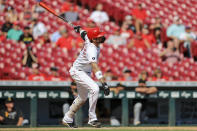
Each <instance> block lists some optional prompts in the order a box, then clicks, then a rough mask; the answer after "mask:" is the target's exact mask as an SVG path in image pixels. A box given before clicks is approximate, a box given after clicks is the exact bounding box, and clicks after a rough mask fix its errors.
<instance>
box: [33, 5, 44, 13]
mask: <svg viewBox="0 0 197 131" xmlns="http://www.w3.org/2000/svg"><path fill="white" fill-rule="evenodd" d="M44 11H45V9H44V8H42V7H41V6H39V4H37V5H34V6H33V7H32V12H33V13H36V14H41V13H44Z"/></svg>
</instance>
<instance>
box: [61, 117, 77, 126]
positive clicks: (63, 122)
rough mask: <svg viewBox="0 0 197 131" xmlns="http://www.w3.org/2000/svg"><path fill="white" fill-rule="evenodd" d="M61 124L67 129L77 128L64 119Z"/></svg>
mask: <svg viewBox="0 0 197 131" xmlns="http://www.w3.org/2000/svg"><path fill="white" fill-rule="evenodd" d="M62 124H63V125H65V126H67V127H69V128H78V127H77V126H76V125H75V124H74V123H68V122H66V121H65V120H64V119H63V120H62Z"/></svg>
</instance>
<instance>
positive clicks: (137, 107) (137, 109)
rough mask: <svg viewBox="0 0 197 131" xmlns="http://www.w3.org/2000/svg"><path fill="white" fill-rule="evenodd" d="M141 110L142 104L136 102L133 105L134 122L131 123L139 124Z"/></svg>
mask: <svg viewBox="0 0 197 131" xmlns="http://www.w3.org/2000/svg"><path fill="white" fill-rule="evenodd" d="M141 109H142V103H140V102H137V103H136V104H135V105H134V121H133V123H134V124H135V123H136V122H139V121H140V113H141Z"/></svg>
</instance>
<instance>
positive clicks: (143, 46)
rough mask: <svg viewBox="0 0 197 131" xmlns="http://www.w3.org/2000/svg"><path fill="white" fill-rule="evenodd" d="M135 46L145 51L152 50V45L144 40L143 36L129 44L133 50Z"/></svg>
mask: <svg viewBox="0 0 197 131" xmlns="http://www.w3.org/2000/svg"><path fill="white" fill-rule="evenodd" d="M133 46H134V47H136V48H140V49H143V50H145V49H149V48H151V44H150V43H149V42H148V40H147V39H144V38H142V35H141V34H139V35H136V36H135V37H134V38H133V39H131V41H130V43H129V44H128V48H132V47H133Z"/></svg>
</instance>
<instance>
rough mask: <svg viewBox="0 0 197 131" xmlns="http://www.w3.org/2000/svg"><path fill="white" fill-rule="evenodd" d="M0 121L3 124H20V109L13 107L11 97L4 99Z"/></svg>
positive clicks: (21, 116) (21, 120) (21, 119)
mask: <svg viewBox="0 0 197 131" xmlns="http://www.w3.org/2000/svg"><path fill="white" fill-rule="evenodd" d="M0 123H1V124H3V125H16V126H22V123H23V114H22V111H21V110H20V109H17V108H16V107H15V105H14V101H13V99H12V98H8V99H6V101H5V108H4V109H2V110H1V111H0Z"/></svg>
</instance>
